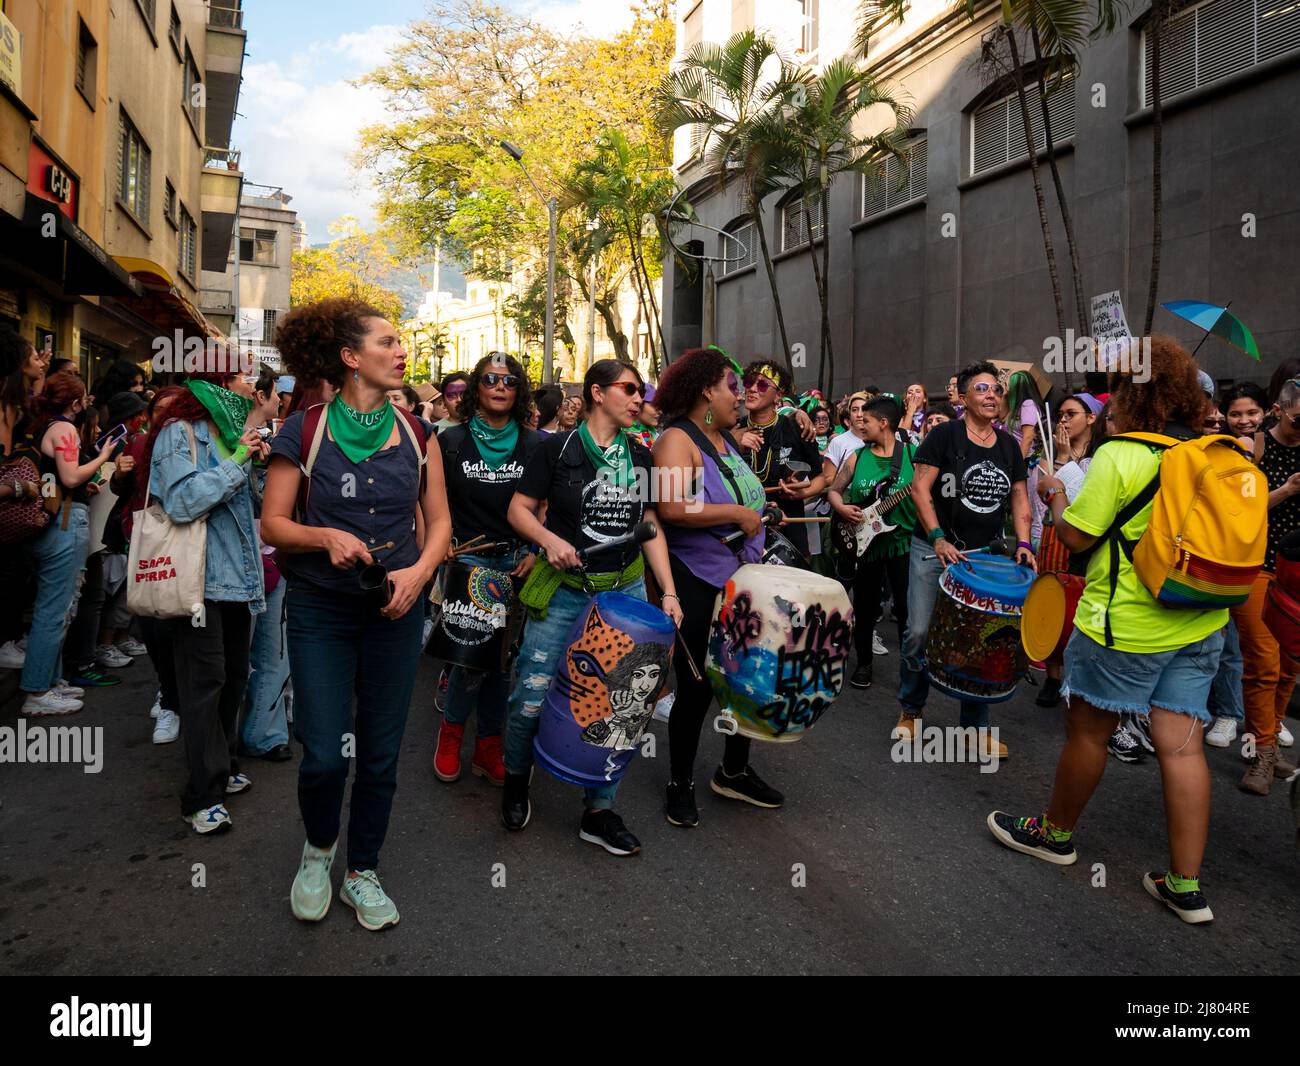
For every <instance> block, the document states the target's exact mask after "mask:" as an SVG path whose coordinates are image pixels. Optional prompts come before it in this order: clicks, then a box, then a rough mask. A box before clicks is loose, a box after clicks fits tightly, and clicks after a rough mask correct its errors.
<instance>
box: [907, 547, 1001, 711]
mask: <svg viewBox="0 0 1300 1066" xmlns="http://www.w3.org/2000/svg"><path fill="white" fill-rule="evenodd" d="M933 554H934V548H932V547H931V546H930V545H929V544H927V543H926V542H925V541H923V540H917V539H916V538H915V537H913V538H912V549H911V556H910V559H909V561H908V577H907V581H908V584H907V628H906V629H905V630H904V631H903V655H902V662H900V663H899V665H898V702H899V703H901V704H902V705H903V710H904V711H906V712H907V713H908V714H910V715H914V716H919V715H920V714H921V712H922V710H924V708H925V700H926V697H927V696H929V694H930V675H929V674H928V673H927V672H926V669H925V642H926V640H927V638H928V637H929V636H930V617H931V615H933V614H934V604H935V600H936V599H937V598H938V596H939V578H940V577H941V576H942V575H943V563H941V562H940V561H939V560H938V559H926V558H923V557H924V556H926V555H933ZM960 724H961V726H962V727H963V728H966V727H969V726H974V727H975V728H976V729H983V728H986V727H987V726H988V724H989V705H988V704H987V703H976V702H975V701H974V700H962V701H961V718H960Z"/></svg>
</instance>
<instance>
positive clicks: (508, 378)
mask: <svg viewBox="0 0 1300 1066" xmlns="http://www.w3.org/2000/svg"><path fill="white" fill-rule="evenodd" d="M483 384H484V385H486V386H487V387H488V388H489V389H495V388H496V387H497V386H498V385H504V386H505V387H506V388H507V389H509V390H510V391H511V392H513V391H514V390H515V389H517V388H518V387H519V378H518V377H516V376H515V375H514V374H496V373H493V372H492V371H488V372H487V373H486V374H484V375H483Z"/></svg>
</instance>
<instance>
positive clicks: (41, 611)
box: [6, 503, 90, 692]
mask: <svg viewBox="0 0 1300 1066" xmlns="http://www.w3.org/2000/svg"><path fill="white" fill-rule="evenodd" d="M65 516H66V517H67V520H68V524H67V525H68V527H67V529H64V528H63V519H64V517H65ZM89 553H90V511H89V509H88V508H87V507H86V505H85V504H84V503H70V504H67V505H66V509H61V510H60V511H59V512H58V513H57V514H56V515H55V516H54V522H53V523H52V524H51V525H50V527H49V528H48V529H46V530H45V532H43V533H40V534H38V535H37V537H36V539H35V540H33V541H32V542H31V558H32V564H33V566H34V567H35V569H36V604H35V606H34V607H33V608H32V628H31V631H30V632H29V633H28V634H27V661H26V662H25V663H24V664H23V676H22V681H21V685H22V688H23V690H24V691H25V692H45V691H47V690H48V689H49V688H50V686H51V685H53V684H54V682H55V681H57V680H58V679H59V678H60V677H62V676H63V640H64V638H65V637H66V636H67V635H68V626H69V625H71V624H72V619H73V618H74V617H76V614H77V599H78V597H79V596H80V593H81V576H82V573H83V572H84V571H85V569H86V558H87V556H88V555H89ZM9 594H11V593H6V595H9Z"/></svg>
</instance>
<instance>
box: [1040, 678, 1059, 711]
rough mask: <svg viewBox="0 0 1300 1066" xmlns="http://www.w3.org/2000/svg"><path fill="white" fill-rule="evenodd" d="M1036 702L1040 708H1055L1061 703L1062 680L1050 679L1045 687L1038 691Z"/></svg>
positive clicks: (1044, 683)
mask: <svg viewBox="0 0 1300 1066" xmlns="http://www.w3.org/2000/svg"><path fill="white" fill-rule="evenodd" d="M1034 702H1035V703H1036V704H1037V705H1038V706H1039V707H1055V706H1056V705H1057V704H1058V703H1060V702H1061V680H1060V678H1056V677H1049V678H1048V679H1047V680H1046V681H1044V682H1043V687H1042V688H1041V689H1039V690H1038V695H1037V696H1036V697H1035V698H1034Z"/></svg>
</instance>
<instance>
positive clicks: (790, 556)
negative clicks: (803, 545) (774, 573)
mask: <svg viewBox="0 0 1300 1066" xmlns="http://www.w3.org/2000/svg"><path fill="white" fill-rule="evenodd" d="M763 562H764V563H766V564H767V565H768V566H797V567H799V568H801V569H804V570H806V569H808V567H809V566H811V565H812V564H811V563H809V561H808V557H807V556H806V555H804V553H803V552H801V551H800V550H799V549H798V548H796V547H795V546H794V545H793V544H791V543H790V540H789V538H788V537H786V536H785V535H784V534H782V533H778V532H777V531H776V530H775V529H773V528H771V527H770V526H769V527H768V530H767V542H766V544H765V545H764V547H763Z"/></svg>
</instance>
